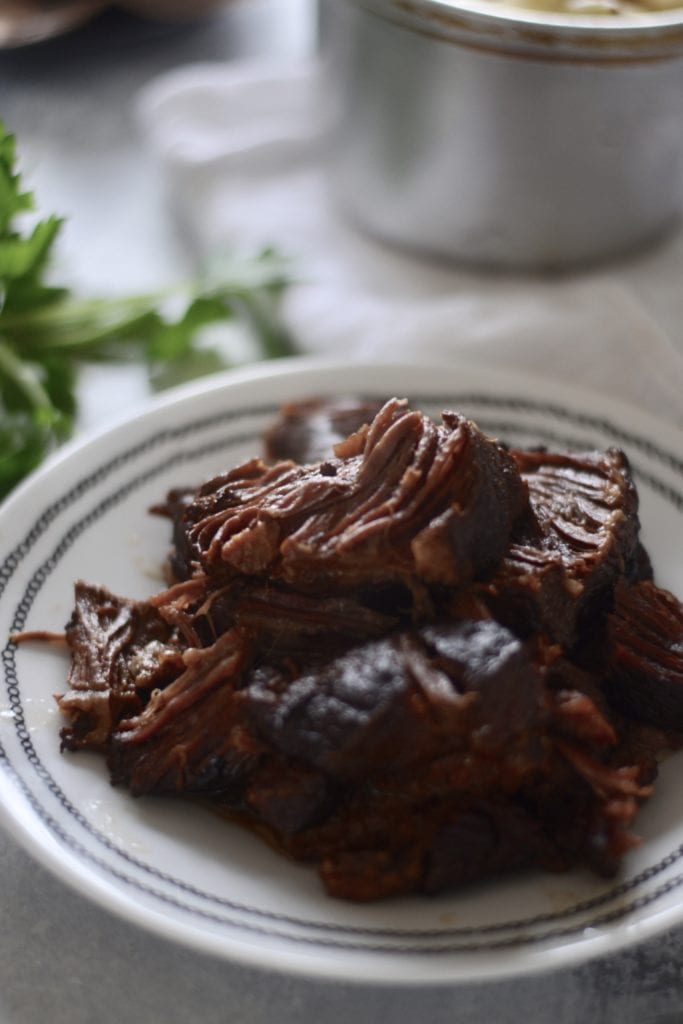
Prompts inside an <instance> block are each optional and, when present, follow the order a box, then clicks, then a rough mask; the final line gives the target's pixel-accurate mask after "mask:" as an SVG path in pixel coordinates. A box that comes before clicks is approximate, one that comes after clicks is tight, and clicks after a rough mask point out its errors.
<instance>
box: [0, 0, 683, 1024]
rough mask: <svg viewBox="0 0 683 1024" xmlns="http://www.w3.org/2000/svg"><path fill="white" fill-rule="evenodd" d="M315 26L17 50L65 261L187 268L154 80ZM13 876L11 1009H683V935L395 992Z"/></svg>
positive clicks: (16, 859)
mask: <svg viewBox="0 0 683 1024" xmlns="http://www.w3.org/2000/svg"><path fill="white" fill-rule="evenodd" d="M313 26H314V17H313V10H312V5H311V3H309V0H243V2H239V0H238V2H235V3H234V4H233V5H231V6H229V7H228V8H226V10H225V12H224V13H221V14H220V15H218V16H216V17H214V18H212V19H210V20H207V21H206V22H203V23H201V24H193V25H185V26H183V27H180V28H179V27H176V28H173V27H169V26H154V25H152V24H149V23H144V22H140V21H136V20H134V19H132V18H128V17H124V16H121V15H115V14H107V15H105V16H104V17H102V18H100V19H98V20H97V21H96V22H94V23H92V24H91V25H89V26H87V27H86V28H83V29H81V30H79V31H78V32H76V33H74V34H72V35H70V36H68V37H64V38H63V39H60V40H54V41H52V42H50V43H48V44H42V45H40V46H37V47H34V48H32V49H24V50H20V51H6V52H4V53H0V97H1V102H0V116H2V117H3V118H4V119H5V121H6V122H7V124H8V125H9V126H10V127H11V128H12V129H13V130H14V131H16V133H17V134H18V136H19V138H20V141H21V152H22V159H23V163H24V166H25V169H26V172H27V174H28V176H29V178H30V182H31V184H32V185H33V186H34V187H35V189H36V190H37V192H38V194H39V197H40V203H41V207H42V208H43V209H45V210H55V211H60V212H62V213H63V214H64V215H65V216H66V217H67V218H68V225H67V228H66V231H65V235H64V243H63V245H62V248H61V250H60V262H61V264H62V265H61V266H60V268H59V269H60V276H61V277H62V278H66V279H68V280H70V281H72V282H73V283H74V284H75V285H77V286H79V287H83V288H85V289H88V290H109V291H116V290H118V289H130V288H145V287H148V286H153V285H155V284H158V283H162V282H165V281H167V280H169V279H171V278H173V277H175V276H177V275H178V274H180V273H182V272H184V270H186V269H187V256H186V253H185V250H184V248H183V245H182V240H181V239H180V238H179V237H178V236H177V234H176V232H175V229H174V226H173V222H172V218H170V217H169V214H168V210H167V209H166V206H165V199H164V194H163V186H162V183H161V179H160V172H159V169H158V168H157V167H155V165H154V163H153V162H152V160H151V159H150V158H149V156H148V155H147V154H146V153H145V150H144V147H143V146H142V145H141V141H140V139H139V137H138V134H137V130H136V126H135V123H134V119H133V118H132V116H131V104H132V101H133V98H134V96H135V94H136V92H137V90H138V89H139V88H140V87H141V86H142V85H143V84H144V83H145V82H146V81H148V80H149V79H150V78H152V77H153V76H154V75H155V74H158V73H159V72H161V71H164V70H166V69H169V68H172V67H175V66H177V65H180V64H183V63H186V62H189V61H196V60H230V59H234V58H236V57H243V56H251V55H268V54H273V55H280V56H281V55H293V56H294V55H298V54H305V53H307V52H309V51H310V49H311V48H312V46H313V45H314V28H313ZM135 397H136V396H134V395H133V396H131V395H129V396H128V398H127V401H132V400H133V399H134V398H135ZM119 401H120V399H118V398H117V399H116V400H115V401H114V404H113V405H112V408H111V410H107V409H104V410H99V414H100V415H101V416H106V415H107V414H108V413H109V412H114V411H116V403H117V402H119ZM0 878H1V880H2V881H1V883H0V914H1V920H2V927H0V1022H3V1024H4V1022H11V1024H39V1022H43V1021H46V1022H47V1021H49V1024H66V1022H69V1024H81V1022H83V1024H90V1022H99V1024H113V1022H118V1021H122V1020H125V1021H129V1022H131V1024H156V1022H164V1024H185V1022H188V1021H207V1022H213V1021H216V1022H223V1021H224V1022H234V1024H265V1022H273V1024H290V1022H292V1024H293V1022H295V1021H296V1022H300V1021H301V1022H302V1021H312V1022H316V1024H341V1022H342V1021H344V1022H345V1024H346V1022H347V1021H348V1020H349V1018H350V1017H352V1018H353V1020H354V1022H355V1024H369V1022H379V1021H384V1020H392V1021H393V1022H394V1024H413V1022H418V1021H419V1022H422V1021H424V1022H428V1024H441V1022H444V1024H445V1022H447V1021H448V1022H450V1024H456V1022H468V1024H469V1022H479V1021H484V1020H486V1021H494V1022H500V1024H507V1022H517V1021H524V1022H526V1024H536V1022H538V1024H547V1022H554V1024H573V1022H584V1021H585V1022H589V1021H590V1022H603V1021H604V1022H613V1021H614V1022H620V1024H630V1022H633V1024H636V1022H638V1024H650V1022H655V1021H656V1022H665V1021H667V1022H668V1021H672V1022H673V1021H678V1020H683V976H682V971H681V966H680V965H681V962H682V960H683V934H672V935H666V936H663V937H662V938H661V939H660V940H658V941H656V942H652V943H649V944H648V945H647V946H645V947H636V948H633V949H630V950H628V951H626V952H623V953H620V954H619V955H617V956H615V957H613V958H610V959H606V960H603V961H599V962H596V963H592V964H588V965H585V966H582V967H579V968H575V969H572V970H564V971H558V972H555V973H552V974H547V975H543V976H539V977H533V978H527V979H520V980H515V981H509V982H506V983H503V984H498V985H486V986H481V985H465V986H461V987H459V988H457V989H450V988H448V987H436V988H431V989H428V990H422V991H419V990H408V991H396V990H391V989H373V988H367V987H365V988H364V987H355V986H349V985H341V984H328V983H325V982H320V981H308V980H306V979H302V978H288V977H284V976H278V975H272V974H268V973H266V972H260V971H257V970H252V969H246V968H244V967H240V966H235V965H232V964H229V963H225V962H219V961H217V960H213V959H211V958H210V957H207V956H203V955H199V954H197V953H195V952H192V951H190V950H188V949H185V948H181V947H178V946H175V945H172V944H170V943H166V942H164V941H163V940H162V939H159V938H157V937H155V936H153V935H151V934H146V933H143V932H141V931H139V930H137V929H135V928H133V927H131V926H130V925H129V924H127V923H126V922H125V921H123V920H119V919H118V918H116V917H113V916H111V915H109V914H108V913H106V912H105V911H103V910H101V909H100V908H99V907H97V906H95V905H93V904H92V903H90V902H89V901H87V900H86V899H84V898H82V897H81V896H79V895H78V894H76V893H75V892H73V891H72V890H71V889H67V888H66V887H65V886H64V885H63V884H62V883H61V882H60V881H58V880H57V879H55V878H53V877H52V876H51V875H49V874H48V873H47V872H45V871H44V870H43V869H42V868H41V867H39V866H38V865H37V864H35V863H34V862H33V861H32V860H31V859H30V858H29V857H28V855H27V854H26V853H25V852H24V851H23V850H22V849H20V848H19V847H18V846H17V845H16V843H15V842H14V841H13V839H11V838H10V837H9V836H8V835H6V834H5V833H4V832H2V831H1V830H0Z"/></svg>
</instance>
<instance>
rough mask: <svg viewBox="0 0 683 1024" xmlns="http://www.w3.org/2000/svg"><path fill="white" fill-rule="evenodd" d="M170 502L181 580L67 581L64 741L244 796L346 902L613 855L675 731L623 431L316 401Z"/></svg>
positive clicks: (677, 689)
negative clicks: (533, 439) (587, 437)
mask: <svg viewBox="0 0 683 1024" xmlns="http://www.w3.org/2000/svg"><path fill="white" fill-rule="evenodd" d="M157 511H161V512H163V513H164V514H165V515H167V516H168V517H170V518H171V519H172V522H173V550H172V552H171V556H170V566H171V570H172V580H171V581H170V584H169V587H168V589H166V590H165V591H163V592H162V593H159V594H157V595H155V596H154V597H153V598H151V599H149V600H147V601H142V602H136V601H130V600H127V599H125V598H121V597H117V596H115V595H113V594H111V593H109V592H108V591H106V590H105V589H103V588H102V587H100V586H91V585H88V584H86V583H78V584H77V587H76V602H75V608H74V612H73V615H72V618H71V620H70V622H69V624H68V626H67V629H66V639H67V642H68V645H69V647H70V649H71V654H72V663H71V670H70V674H69V688H68V691H67V693H66V694H64V695H63V696H61V697H60V698H59V705H60V708H61V710H62V712H63V714H64V716H65V719H66V725H65V727H64V729H63V732H62V740H63V746H64V747H65V748H67V749H68V750H78V749H81V748H89V749H95V750H98V751H101V752H102V753H103V754H104V755H105V757H106V759H107V763H108V766H109V770H110V772H111V778H112V781H113V782H114V783H116V784H120V785H124V786H127V787H128V788H129V789H130V790H131V792H132V793H134V794H135V795H142V794H167V795H174V796H175V795H181V796H186V797H193V798H196V799H200V800H202V801H204V802H208V803H210V804H211V805H213V806H215V807H216V808H218V809H220V810H221V811H222V812H226V813H229V814H230V815H232V816H233V817H234V818H235V819H236V820H238V821H240V822H242V823H244V824H246V825H249V826H251V827H253V828H254V829H255V830H257V831H258V832H259V834H261V835H262V836H264V837H265V838H266V839H267V840H268V841H269V842H271V843H272V844H273V845H274V846H275V847H276V848H278V849H279V850H282V851H283V852H285V853H287V854H288V855H290V856H292V857H295V858H297V859H300V860H302V861H307V862H311V863H312V864H314V865H316V866H317V868H318V870H319V873H320V875H321V878H322V880H323V882H324V885H325V887H326V889H327V891H328V892H329V893H330V894H332V895H334V896H338V897H343V898H346V899H351V900H371V899H378V898H381V897H386V896H391V895H395V894H398V893H406V892H412V891H422V892H437V891H439V890H442V889H444V888H445V887H449V886H453V885H457V884H462V883H464V882H469V881H471V880H473V879H477V878H480V877H482V876H487V875H491V874H493V873H499V872H503V871H509V870H511V869H518V868H525V867H537V868H538V867H540V868H544V869H547V870H553V871H556V870H563V869H566V868H569V867H571V866H573V865H578V864H581V865H587V866H589V867H591V868H592V869H593V870H595V871H596V872H598V873H599V874H602V875H605V876H609V875H611V874H613V873H614V872H615V871H616V870H617V869H618V866H619V863H620V861H621V858H622V857H623V855H624V853H625V852H626V851H627V850H628V849H629V848H630V847H631V846H632V845H634V843H636V842H637V840H636V838H635V837H634V835H633V833H632V823H633V819H634V816H635V814H636V812H637V810H638V807H639V805H640V804H641V803H642V801H643V800H644V799H646V798H647V797H648V796H649V795H650V793H651V791H652V786H653V782H654V780H655V777H656V774H657V760H658V756H659V755H660V754H661V753H662V752H663V751H664V750H666V749H667V748H672V747H675V746H677V745H678V744H679V741H680V739H681V735H682V734H683V606H681V604H680V603H679V602H678V601H677V599H676V598H674V597H673V596H672V595H671V594H669V593H667V592H665V591H663V590H661V589H660V588H658V587H657V586H656V584H655V583H654V582H653V581H652V570H651V567H650V563H649V559H648V557H647V554H646V553H645V551H644V550H643V547H642V545H641V543H640V540H639V521H638V498H637V493H636V490H635V487H634V484H633V481H632V478H631V474H630V470H629V465H628V462H627V459H626V457H625V456H624V454H623V453H622V452H620V451H617V450H608V451H605V452H584V453H557V452H547V451H540V450H539V451H515V450H509V449H507V448H506V447H504V446H502V445H500V444H498V443H497V442H495V441H493V440H491V439H490V438H488V437H486V436H485V435H484V434H482V432H481V431H480V430H479V429H478V428H477V427H476V426H475V425H474V424H473V423H471V422H470V421H468V420H467V419H465V418H464V417H463V416H460V415H457V414H455V413H452V412H445V413H443V415H442V422H441V423H440V424H435V423H434V422H433V421H432V420H430V419H429V418H428V417H426V416H424V415H423V414H422V413H420V412H417V411H415V410H412V409H410V408H409V407H408V406H407V404H406V403H405V402H402V401H398V400H396V399H393V400H390V401H388V402H387V403H386V404H384V405H383V406H381V407H377V406H375V405H373V404H372V403H366V402H360V401H354V400H338V401H310V402H304V403H301V404H300V405H291V406H288V407H286V408H285V409H284V410H283V414H282V417H281V419H280V421H279V422H278V423H277V424H276V425H274V427H273V428H272V429H271V430H270V431H269V432H268V434H267V436H266V438H265V450H264V457H263V458H254V459H252V460H251V461H249V462H247V463H245V464H244V465H242V466H238V467H236V468H234V469H231V470H229V471H227V472H226V473H224V474H222V475H220V476H218V477H216V478H214V479H212V480H209V481H208V482H207V483H205V484H204V485H203V486H201V487H199V489H197V490H190V489H179V490H177V491H174V492H172V493H171V494H169V495H168V496H167V499H166V500H165V502H164V503H163V505H162V506H160V508H159V509H157Z"/></svg>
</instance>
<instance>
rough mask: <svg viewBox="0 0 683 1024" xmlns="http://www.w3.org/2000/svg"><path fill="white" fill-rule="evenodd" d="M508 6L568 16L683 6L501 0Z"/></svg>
mask: <svg viewBox="0 0 683 1024" xmlns="http://www.w3.org/2000/svg"><path fill="white" fill-rule="evenodd" d="M503 2H504V3H505V4H506V5H508V6H513V7H525V8H527V9H531V10H535V11H558V12H562V13H568V14H636V13H639V14H644V13H651V12H654V11H668V10H671V9H672V8H674V7H681V6H683V0H503Z"/></svg>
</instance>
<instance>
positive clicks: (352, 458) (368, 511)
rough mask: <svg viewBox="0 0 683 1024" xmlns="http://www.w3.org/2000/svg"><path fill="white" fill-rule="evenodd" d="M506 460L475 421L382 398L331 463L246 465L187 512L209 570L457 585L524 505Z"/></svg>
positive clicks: (489, 559)
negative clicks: (439, 418)
mask: <svg viewBox="0 0 683 1024" xmlns="http://www.w3.org/2000/svg"><path fill="white" fill-rule="evenodd" d="M526 504H527V495H526V488H525V487H524V485H523V484H522V482H521V480H520V476H519V473H518V472H517V470H516V468H515V465H514V462H513V461H512V459H511V457H510V456H509V455H508V454H507V452H505V451H504V450H503V449H502V448H501V447H500V446H499V445H497V444H495V442H493V441H491V440H489V439H488V438H486V437H485V436H484V435H483V434H482V433H481V432H480V431H479V430H478V429H477V428H476V427H475V426H474V425H473V424H471V423H470V422H469V421H467V420H465V419H464V418H463V417H460V416H457V415H455V414H453V413H444V415H443V425H442V426H440V427H437V426H436V425H435V424H434V423H432V421H431V420H429V419H428V418H427V417H425V416H423V415H422V414H421V413H416V412H413V411H411V410H409V409H408V408H407V406H406V404H405V403H404V402H399V401H395V400H394V401H391V402H388V403H387V404H386V405H385V406H384V407H383V408H382V410H381V411H380V413H379V414H378V415H377V416H376V417H375V419H374V420H373V422H372V424H371V425H370V426H369V427H368V428H367V429H364V430H361V431H360V432H359V433H357V434H355V435H353V436H352V437H351V438H349V439H347V441H346V442H344V444H343V445H340V446H338V447H337V456H336V457H335V458H333V459H331V460H329V461H327V462H323V463H319V464H315V465H310V466H296V465H294V464H293V463H287V462H285V463H277V464H276V465H275V466H270V467H269V466H266V465H265V464H264V463H262V462H260V461H259V460H253V461H252V462H249V463H247V464H246V465H244V466H241V467H239V468H238V469H236V470H233V471H231V472H230V473H227V474H225V475H224V476H222V477H218V478H216V479H215V480H212V481H210V482H209V483H207V484H205V485H204V487H202V488H201V489H200V491H199V492H198V494H197V496H196V497H195V499H194V501H193V502H192V504H191V505H190V506H189V508H188V509H187V513H186V519H187V523H188V536H189V539H190V543H191V546H192V548H193V550H194V558H195V561H196V563H197V565H199V566H201V568H202V569H203V571H205V572H206V573H209V574H211V573H214V574H215V573H220V572H223V573H226V572H227V573H232V574H241V575H248V576H262V577H266V576H267V577H268V578H269V579H270V580H273V581H277V580H283V581H284V582H286V583H288V584H289V585H291V586H292V587H294V588H296V589H298V590H313V589H319V588H321V587H322V588H329V587H336V588H340V587H343V588H350V587H359V586H363V585H370V584H377V583H386V582H392V581H396V582H400V583H404V584H405V585H407V586H408V587H409V588H411V587H413V588H414V587H416V586H419V585H420V584H428V585H432V584H442V585H449V586H463V585H465V584H467V583H468V582H470V581H471V580H472V579H475V578H478V577H480V576H483V575H485V574H486V573H488V572H490V571H492V570H493V569H494V568H495V567H496V565H497V564H498V562H499V561H500V558H501V556H502V555H503V553H504V551H505V549H506V547H507V545H508V542H509V539H510V535H511V531H512V528H513V526H514V524H515V522H516V521H517V519H518V518H519V516H520V514H521V513H522V511H523V510H524V509H525V508H526Z"/></svg>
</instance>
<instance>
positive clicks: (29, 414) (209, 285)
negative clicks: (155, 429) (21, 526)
mask: <svg viewBox="0 0 683 1024" xmlns="http://www.w3.org/2000/svg"><path fill="white" fill-rule="evenodd" d="M34 208H35V202H34V197H33V195H32V193H30V192H27V191H24V190H23V188H22V183H21V177H20V175H19V173H18V171H17V168H16V147H15V139H14V136H12V135H11V134H9V133H8V132H7V130H6V129H5V126H4V125H3V124H2V122H1V121H0V497H3V496H4V495H6V494H7V493H8V492H9V491H10V490H11V489H12V487H14V486H15V484H16V483H18V481H19V480H21V479H22V477H24V476H25V475H26V474H27V473H29V472H30V471H31V470H32V469H34V468H35V467H36V466H38V465H39V464H40V462H41V461H42V460H43V459H44V458H45V456H46V455H48V454H49V453H50V452H51V451H52V450H53V449H54V448H55V447H56V446H57V445H58V444H60V443H61V442H62V441H64V440H65V439H66V438H67V437H69V435H70V434H71V432H72V430H73V425H74V422H75V417H76V414H77V392H76V381H77V376H78V367H79V366H80V365H81V364H82V363H84V362H85V361H119V362H120V361H123V360H137V361H139V362H142V363H144V365H146V366H147V369H148V375H149V379H150V384H151V386H152V387H153V388H155V389H158V388H160V387H167V386H170V385H172V384H177V383H180V382H181V381H186V380H189V379H190V378H191V377H196V376H199V375H202V374H206V373H212V372H214V371H215V370H218V369H224V368H226V367H228V366H229V365H230V358H229V356H227V355H226V354H225V352H224V351H223V350H222V349H221V348H220V347H217V346H211V345H209V346H207V345H206V342H205V339H203V338H202V334H203V333H204V330H205V329H206V328H210V327H212V326H213V325H216V324H221V323H226V322H239V323H240V324H242V325H243V326H244V327H245V328H248V330H249V331H250V334H251V336H252V337H253V340H254V344H255V355H256V358H266V359H272V358H279V357H281V356H286V355H291V354H293V353H294V346H293V344H292V341H291V339H290V337H289V336H288V334H287V332H286V331H285V330H284V328H283V326H282V323H281V321H280V316H279V303H280V300H281V297H282V293H283V291H284V289H285V288H286V287H287V285H288V284H289V282H290V268H289V266H288V264H287V262H286V261H285V260H284V259H283V258H282V257H281V256H279V255H278V254H277V253H276V252H274V251H273V250H271V249H268V250H265V251H264V252H262V253H260V254H259V255H258V256H256V257H255V258H253V259H250V260H239V261H234V262H231V263H225V262H221V263H215V264H214V265H213V266H211V267H210V268H209V270H208V271H207V273H206V274H204V275H203V276H202V277H201V278H199V279H198V280H196V281H193V282H190V283H187V284H184V285H182V286H180V287H178V288H172V289H168V290H164V291H160V292H154V293H151V294H146V295H132V296H125V297H123V298H92V299H82V298H76V297H74V296H72V295H71V292H70V290H69V289H68V288H66V287H55V286H54V285H52V284H50V283H48V282H47V281H46V280H45V274H46V271H47V270H48V268H49V264H50V259H51V255H52V251H53V247H54V244H55V242H56V240H57V238H58V236H59V232H60V230H61V228H62V224H63V221H62V220H61V218H59V217H56V216H50V217H47V218H45V219H38V220H37V221H35V222H34V223H33V225H32V227H30V228H27V229H26V230H23V231H22V229H21V225H20V224H18V219H19V218H20V217H24V216H25V215H26V214H27V213H29V212H30V211H33V210H34Z"/></svg>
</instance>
